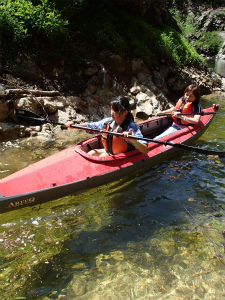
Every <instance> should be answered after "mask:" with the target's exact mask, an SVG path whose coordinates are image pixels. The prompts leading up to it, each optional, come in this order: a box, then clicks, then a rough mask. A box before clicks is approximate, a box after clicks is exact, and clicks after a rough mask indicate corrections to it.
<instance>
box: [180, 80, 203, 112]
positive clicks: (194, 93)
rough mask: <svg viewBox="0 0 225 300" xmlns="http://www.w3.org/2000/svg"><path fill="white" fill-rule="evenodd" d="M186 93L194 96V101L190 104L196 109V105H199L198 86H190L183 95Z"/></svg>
mask: <svg viewBox="0 0 225 300" xmlns="http://www.w3.org/2000/svg"><path fill="white" fill-rule="evenodd" d="M187 92H192V94H193V95H194V96H195V98H196V99H195V100H194V101H193V103H192V104H193V105H194V107H195V108H196V109H197V107H198V103H200V96H201V94H200V88H199V86H198V85H197V84H190V85H189V86H187V87H186V89H185V90H184V93H187Z"/></svg>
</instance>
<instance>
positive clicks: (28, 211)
mask: <svg viewBox="0 0 225 300" xmlns="http://www.w3.org/2000/svg"><path fill="white" fill-rule="evenodd" d="M224 100H225V98H221V96H219V99H218V96H217V99H213V100H212V99H208V98H206V99H205V100H204V102H203V104H204V107H206V106H207V105H208V103H211V102H213V103H218V101H219V102H220V104H221V106H220V110H219V111H225V105H224ZM224 138H225V122H224V115H219V114H218V115H217V116H216V117H215V119H214V120H213V123H212V124H211V125H210V128H209V130H208V131H207V132H206V133H205V134H204V135H203V136H202V137H201V139H200V140H199V141H197V142H196V143H195V146H198V147H206V148H207V149H220V150H224V149H225V142H224ZM27 143H28V144H27ZM65 143H66V145H67V146H70V145H72V144H73V137H70V138H69V137H67V139H66V141H64V138H63V137H61V138H60V139H57V140H55V141H54V140H41V141H40V140H38V139H32V140H26V141H24V142H23V141H12V142H8V143H2V144H1V149H0V153H1V165H0V170H1V173H0V176H1V177H5V176H6V175H8V173H12V172H14V171H15V170H17V169H20V168H22V167H24V166H25V165H27V164H29V163H33V162H35V161H37V160H39V159H42V158H43V157H45V156H48V155H50V154H51V153H54V152H56V151H59V150H61V149H63V147H64V148H65ZM224 165H225V161H224V159H220V158H218V157H214V156H208V157H207V156H205V155H203V154H196V153H191V152H190V151H185V152H183V153H182V154H180V155H177V156H176V157H174V158H173V159H172V160H168V161H165V162H163V163H161V164H159V165H156V166H154V167H153V168H151V169H150V170H148V171H147V172H139V173H138V174H136V175H135V176H130V177H127V178H123V179H121V180H118V181H116V182H112V183H110V184H108V185H106V186H103V187H99V188H96V189H92V190H89V191H87V192H85V193H82V194H80V195H76V196H74V195H71V196H68V197H65V198H62V199H58V200H55V201H51V202H48V203H46V204H42V205H41V206H34V207H30V208H22V209H20V210H18V211H12V212H10V213H5V214H2V215H1V227H0V291H1V299H43V300H47V299H57V300H59V299H60V300H61V299H66V300H72V299H79V300H81V299H82V300H90V299H92V300H95V299H96V300H97V299H99V300H100V299H101V300H102V299H107V300H108V299H115V300H118V299H122V300H127V299H154V300H174V299H176V300H180V299H193V300H197V299H201V300H210V299H223V297H224V294H225V285H224V276H225V259H224V245H225V213H224V209H225V198H224V195H225V171H224Z"/></svg>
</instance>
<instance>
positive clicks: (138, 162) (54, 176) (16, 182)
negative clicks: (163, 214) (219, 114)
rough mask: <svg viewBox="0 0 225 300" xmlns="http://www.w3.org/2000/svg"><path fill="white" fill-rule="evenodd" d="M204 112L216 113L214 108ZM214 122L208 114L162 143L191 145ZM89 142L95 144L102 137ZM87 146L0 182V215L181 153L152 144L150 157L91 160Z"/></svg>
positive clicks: (137, 154) (136, 154) (134, 153)
mask: <svg viewBox="0 0 225 300" xmlns="http://www.w3.org/2000/svg"><path fill="white" fill-rule="evenodd" d="M205 111H208V112H210V111H215V108H214V107H212V108H209V109H207V110H205ZM164 119H165V120H166V118H164ZM212 119H213V115H205V116H203V117H202V118H201V123H200V125H199V126H196V127H194V126H190V127H188V128H185V129H184V130H180V131H179V132H177V133H176V134H172V135H169V136H167V137H165V138H163V139H162V140H167V141H172V142H174V143H182V144H185V145H191V144H193V142H194V141H196V140H197V139H198V138H199V137H200V136H201V135H202V134H203V133H204V132H205V131H206V129H207V128H208V126H209V125H210V123H211V121H212ZM140 124H143V131H145V130H147V129H145V128H147V127H148V126H149V125H148V124H149V123H148V121H145V122H143V123H140ZM154 124H156V123H154ZM154 124H153V125H152V126H155V125H154ZM159 124H160V123H159ZM147 125H148V126H147ZM90 140H93V142H96V141H97V140H100V136H98V137H94V138H92V139H90ZM87 143H89V140H87V141H84V142H81V143H79V144H78V145H76V146H75V147H70V148H68V149H65V150H63V151H61V152H59V153H56V154H54V155H52V156H50V157H48V158H46V159H44V160H42V161H40V162H37V163H35V164H33V165H31V166H28V167H26V168H24V169H22V170H20V171H18V172H16V173H14V174H12V175H9V176H7V177H6V178H4V179H2V180H0V212H6V211H10V210H12V209H17V208H21V207H24V206H31V205H36V204H41V203H44V202H47V201H51V200H54V199H58V198H61V197H63V196H66V195H69V194H75V193H80V192H82V191H84V190H87V189H90V188H94V187H97V186H100V185H104V184H107V183H109V182H112V181H114V180H117V179H119V178H122V177H125V176H127V175H130V174H132V173H137V172H138V171H139V170H144V169H145V168H150V167H151V166H153V165H156V164H158V163H160V162H162V161H164V160H166V159H168V158H170V157H172V156H173V155H175V154H176V153H178V152H180V151H181V149H179V148H175V147H172V146H165V145H163V144H157V143H153V142H151V143H150V144H149V145H148V148H149V152H148V154H143V153H140V152H138V151H137V150H133V151H130V153H127V154H120V155H117V156H113V157H110V158H95V159H92V158H91V157H90V156H88V155H87V153H86V152H84V151H83V150H82V149H85V147H86V146H85V145H86V144H87Z"/></svg>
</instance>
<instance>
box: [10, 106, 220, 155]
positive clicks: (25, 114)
mask: <svg viewBox="0 0 225 300" xmlns="http://www.w3.org/2000/svg"><path fill="white" fill-rule="evenodd" d="M16 114H17V119H18V120H19V121H21V118H22V119H23V120H25V123H26V126H31V125H33V126H35V122H36V125H37V124H38V125H40V124H42V123H51V124H55V125H61V126H65V124H64V123H60V122H55V121H51V120H47V119H44V118H43V117H41V116H39V115H37V114H35V113H33V112H29V111H26V110H22V109H17V110H16ZM27 121H28V123H29V122H30V124H29V125H28V124H27ZM70 127H71V128H76V129H80V130H86V131H91V132H96V133H101V134H102V133H106V134H112V135H116V136H120V137H124V135H123V134H122V133H119V132H112V131H106V130H100V129H92V128H89V127H85V126H79V125H70ZM127 137H128V138H130V139H135V140H143V141H146V142H153V143H157V144H162V145H165V146H172V147H177V148H180V149H186V150H191V151H194V152H197V153H203V154H208V155H209V154H210V155H219V156H224V155H225V152H222V151H213V150H212V151H211V150H206V149H202V148H197V147H193V146H187V145H184V144H179V143H173V142H168V141H160V140H154V139H149V138H144V137H137V136H134V135H128V136H127Z"/></svg>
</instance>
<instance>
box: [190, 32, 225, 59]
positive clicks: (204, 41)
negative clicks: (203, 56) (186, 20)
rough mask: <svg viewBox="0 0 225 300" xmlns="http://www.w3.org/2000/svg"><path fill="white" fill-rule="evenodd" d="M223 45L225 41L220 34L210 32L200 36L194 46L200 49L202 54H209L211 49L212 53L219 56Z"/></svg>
mask: <svg viewBox="0 0 225 300" xmlns="http://www.w3.org/2000/svg"><path fill="white" fill-rule="evenodd" d="M222 44H223V39H222V37H221V36H220V35H218V32H216V31H212V32H211V31H208V32H205V33H204V34H203V33H202V34H198V35H197V39H196V40H195V41H194V46H195V48H196V49H199V52H201V53H207V51H208V50H209V49H210V52H211V53H215V54H217V53H218V52H219V50H220V48H221V46H222Z"/></svg>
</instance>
